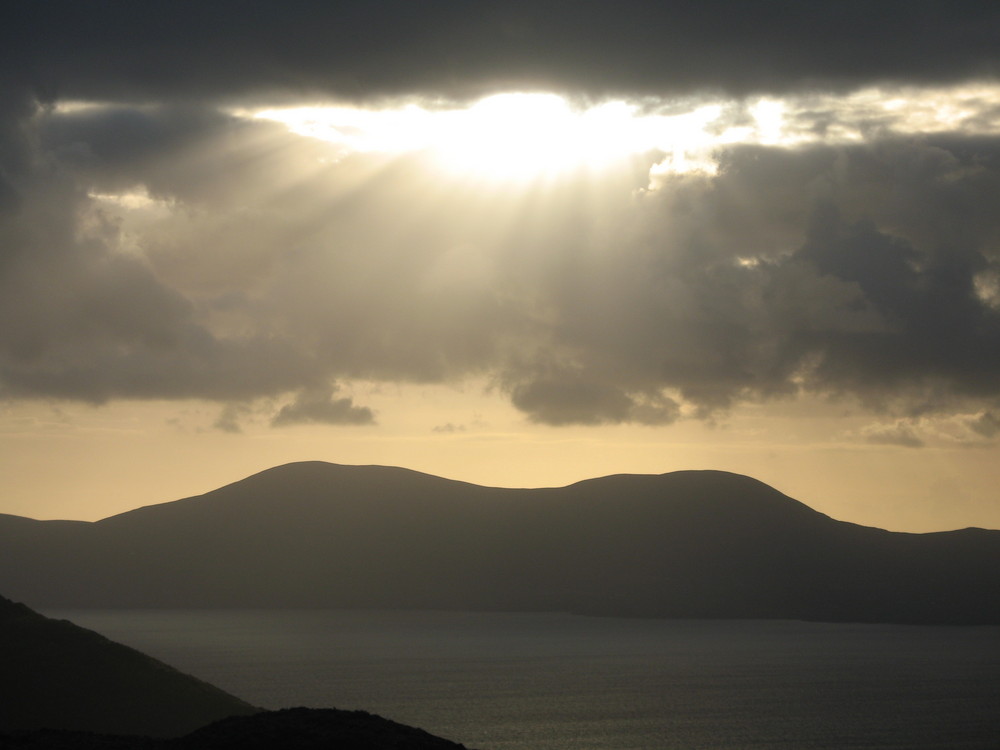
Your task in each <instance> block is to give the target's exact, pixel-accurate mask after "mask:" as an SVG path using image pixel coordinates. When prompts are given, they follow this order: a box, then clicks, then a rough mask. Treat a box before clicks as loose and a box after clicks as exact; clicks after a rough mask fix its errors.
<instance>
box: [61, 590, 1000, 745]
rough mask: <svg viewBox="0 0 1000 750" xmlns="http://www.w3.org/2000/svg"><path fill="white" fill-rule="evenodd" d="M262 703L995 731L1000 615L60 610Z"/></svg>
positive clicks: (512, 719)
mask: <svg viewBox="0 0 1000 750" xmlns="http://www.w3.org/2000/svg"><path fill="white" fill-rule="evenodd" d="M46 614H48V615H50V616H54V617H60V618H65V619H68V620H71V621H73V622H75V623H77V624H79V625H82V626H84V627H87V628H91V629H93V630H97V631H98V632H100V633H103V634H105V635H107V636H108V637H109V638H112V639H114V640H117V641H120V642H122V643H126V644H128V645H130V646H133V647H135V648H138V649H140V650H141V651H144V652H146V653H148V654H151V655H153V656H156V657H157V658H159V659H162V660H164V661H166V662H168V663H169V664H172V665H173V666H175V667H177V668H178V669H180V670H182V671H184V672H189V673H191V674H194V675H197V676H198V677H200V678H202V679H204V680H207V681H209V682H211V683H214V684H216V685H218V686H219V687H222V688H224V689H225V690H228V691H229V692H231V693H234V694H236V695H238V696H240V697H241V698H244V699H246V700H248V701H250V702H251V703H255V704H257V705H260V706H263V707H266V708H280V707H285V706H298V705H304V706H313V707H328V706H334V707H337V708H348V709H355V708H360V709H364V710H367V711H371V712H373V713H377V714H380V715H382V716H385V717H387V718H390V719H394V720H396V721H400V722H403V723H406V724H412V725H415V726H419V727H422V728H424V729H426V730H428V731H430V732H433V733H434V734H439V735H441V736H444V737H447V738H449V739H452V740H456V741H458V742H462V743H464V744H466V745H468V746H469V747H471V748H477V749H478V750H667V749H669V748H684V749H685V750H687V749H698V748H713V749H714V748H789V749H790V750H791V749H799V748H801V749H808V748H838V749H839V748H900V749H904V748H905V749H906V750H911V749H914V750H916V749H919V748H949V749H950V748H991V749H994V750H995V749H997V748H1000V628H932V627H910V626H883V625H831V624H817V623H799V622H785V621H781V622H778V621H703V620H681V621H676V620H641V619H635V620H622V619H613V618H589V617H578V616H572V615H563V614H493V613H489V614H482V613H476V614H470V613H453V612H356V611H292V612H288V611H280V612H275V611H258V610H254V611H242V610H241V611H231V610H227V611H204V610H197V611H176V610H167V611H150V610H73V611H66V610H60V611H49V612H46Z"/></svg>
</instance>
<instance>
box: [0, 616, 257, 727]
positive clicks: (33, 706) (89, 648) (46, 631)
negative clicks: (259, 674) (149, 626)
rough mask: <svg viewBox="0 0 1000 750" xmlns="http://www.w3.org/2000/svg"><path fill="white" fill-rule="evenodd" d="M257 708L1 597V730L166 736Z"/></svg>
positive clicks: (148, 659) (111, 642)
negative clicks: (71, 731)
mask: <svg viewBox="0 0 1000 750" xmlns="http://www.w3.org/2000/svg"><path fill="white" fill-rule="evenodd" d="M258 710H259V709H256V708H254V707H253V706H251V705H250V704H249V703H246V702H244V701H242V700H240V699H239V698H235V697H233V696H232V695H229V694H228V693H225V692H223V691H222V690H219V689H218V688H216V687H213V686H212V685H209V684H208V683H205V682H202V681H201V680H198V679H195V678H194V677H191V676H189V675H186V674H182V673H181V672H178V671H177V670H175V669H173V668H172V667H168V666H167V665H166V664H164V663H162V662H159V661H157V660H156V659H153V658H152V657H149V656H146V655H145V654H143V653H140V652H139V651H135V650H134V649H131V648H128V647H127V646H123V645H121V644H119V643H115V642H113V641H109V640H108V639H107V638H105V637H104V636H102V635H98V634H97V633H95V632H93V631H90V630H86V629H84V628H81V627H78V626H76V625H74V624H73V623H71V622H68V621H66V620H53V619H50V618H48V617H44V616H42V615H40V614H38V613H37V612H34V611H32V610H31V609H29V608H28V607H26V606H24V605H23V604H16V603H15V602H12V601H10V600H9V599H5V598H3V597H0V732H9V731H12V730H34V729H40V728H47V729H58V730H82V731H90V732H107V733H117V734H135V735H149V736H153V737H170V736H178V735H182V734H187V733H188V732H192V731H194V730H195V729H197V728H199V727H201V726H203V725H205V724H208V723H209V722H213V721H217V720H219V719H222V718H225V717H229V716H234V715H246V714H252V713H254V712H256V711H258ZM0 746H3V742H2V741H0Z"/></svg>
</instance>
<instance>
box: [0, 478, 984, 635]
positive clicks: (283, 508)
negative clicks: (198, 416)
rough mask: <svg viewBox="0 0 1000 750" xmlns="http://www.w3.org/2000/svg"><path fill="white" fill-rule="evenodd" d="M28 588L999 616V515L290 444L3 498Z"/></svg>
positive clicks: (733, 483)
mask: <svg viewBox="0 0 1000 750" xmlns="http://www.w3.org/2000/svg"><path fill="white" fill-rule="evenodd" d="M0 590H6V591H8V592H9V593H11V594H13V595H15V596H17V597H18V598H21V599H23V600H26V601H29V602H31V603H32V604H34V605H35V606H49V607H80V606H95V607H108V606H130V607H389V608H395V607H423V608H449V609H498V610H500V609H502V610H561V611H572V612H582V613H594V614H608V615H650V616H677V617H760V618H796V619H819V620H841V621H843V620H853V621H867V622H922V623H993V624H997V623H1000V531H985V530H981V529H966V530H962V531H954V532H943V533H937V534H903V533H893V532H888V531H883V530H880V529H873V528H867V527H861V526H856V525H853V524H848V523H843V522H839V521H835V520H833V519H831V518H829V517H827V516H825V515H822V514H820V513H817V512H815V511H813V510H811V509H809V508H808V507H806V506H805V505H803V504H801V503H799V502H797V501H795V500H792V499H791V498H788V497H786V496H785V495H782V494H781V493H779V492H778V491H776V490H774V489H773V488H771V487H768V486H767V485H764V484H762V483H761V482H758V481H756V480H753V479H750V478H748V477H744V476H740V475H736V474H728V473H725V472H713V471H685V472H675V473H672V474H664V475H659V476H654V475H619V476H611V477H604V478H601V479H594V480H588V481H584V482H579V483H577V484H574V485H570V486H568V487H561V488H551V489H534V490H513V489H500V488H489V487H479V486H476V485H471V484H466V483H463V482H455V481H450V480H446V479H441V478H438V477H432V476H429V475H426V474H420V473H417V472H412V471H408V470H404V469H397V468H388V467H376V466H340V465H335V464H325V463H320V462H310V463H299V464H289V465H286V466H281V467H277V468H275V469H271V470H268V471H265V472H262V473H260V474H257V475H254V476H252V477H249V478H247V479H244V480H242V481H239V482H236V483H234V484H231V485H227V486H225V487H222V488H220V489H218V490H215V491H213V492H209V493H206V494H205V495H201V496H198V497H193V498H187V499H185V500H179V501H176V502H172V503H165V504H162V505H154V506H148V507H145V508H140V509H138V510H135V511H130V512H128V513H123V514H121V515H117V516H113V517H111V518H107V519H104V520H102V521H99V522H96V523H79V522H66V521H59V522H55V521H32V520H30V519H24V518H15V517H10V516H6V517H0Z"/></svg>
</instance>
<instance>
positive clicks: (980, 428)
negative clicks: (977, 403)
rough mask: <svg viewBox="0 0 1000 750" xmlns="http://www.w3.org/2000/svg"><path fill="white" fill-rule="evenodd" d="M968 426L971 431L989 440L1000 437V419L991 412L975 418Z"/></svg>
mask: <svg viewBox="0 0 1000 750" xmlns="http://www.w3.org/2000/svg"><path fill="white" fill-rule="evenodd" d="M968 424H969V429H971V430H972V431H973V432H975V433H976V434H977V435H981V436H982V437H984V438H986V439H987V440H990V439H992V438H995V437H996V436H997V435H1000V418H998V417H997V415H996V414H994V413H993V412H991V411H987V412H983V413H982V414H980V415H978V416H976V417H975V418H973V419H972V420H971V421H970V422H969V423H968Z"/></svg>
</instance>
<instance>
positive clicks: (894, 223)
mask: <svg viewBox="0 0 1000 750" xmlns="http://www.w3.org/2000/svg"><path fill="white" fill-rule="evenodd" d="M3 13H4V14H5V18H3V19H2V21H3V22H0V35H2V38H0V84H3V86H2V91H0V321H2V325H0V394H2V395H5V396H8V397H57V398H68V399H82V400H88V401H94V402H100V401H105V400H108V399H114V398H208V399H214V400H217V401H218V402H220V403H221V404H226V405H227V406H225V407H224V408H223V413H222V414H221V415H220V418H219V421H218V423H217V427H219V428H220V429H228V430H238V429H239V424H240V419H241V417H243V416H245V414H246V412H245V411H244V409H245V408H246V407H244V406H232V404H245V403H246V402H248V401H252V400H253V399H256V398H265V397H266V398H276V397H279V396H281V395H283V394H289V393H297V394H298V395H296V396H295V397H294V400H293V401H292V402H290V403H288V404H287V405H286V406H285V407H283V408H282V409H281V410H280V411H279V412H278V414H277V415H276V416H275V417H274V421H273V423H274V424H275V425H281V424H288V423H294V422H322V423H336V424H367V423H371V422H372V421H373V420H374V416H373V413H372V412H371V411H370V410H369V409H368V408H367V407H364V406H358V405H355V404H354V403H353V401H352V400H351V399H349V398H346V397H341V398H337V397H336V394H335V392H334V391H333V390H332V389H328V390H322V389H320V390H316V385H315V384H317V383H326V382H331V381H333V380H340V381H345V380H349V379H352V378H370V379H373V380H384V381H405V382H450V381H455V380H460V379H462V378H467V377H486V378H488V379H490V380H491V382H492V383H494V384H495V386H496V387H497V388H498V389H500V390H501V391H502V392H503V393H504V394H506V395H507V396H508V397H509V398H510V399H511V401H512V403H513V404H514V405H515V406H516V407H517V408H519V409H520V410H522V411H523V412H524V413H525V414H526V415H527V416H528V417H529V418H530V419H532V420H534V421H537V422H543V423H548V424H556V425H565V424H613V423H622V422H636V423H642V424H650V425H655V424H669V423H670V422H672V421H674V420H676V419H677V418H679V416H680V414H681V411H682V404H683V405H684V406H685V407H689V412H688V413H694V414H697V415H700V416H703V417H708V416H710V415H712V414H714V413H716V412H717V411H719V410H725V409H726V408H728V407H729V406H731V405H733V404H735V403H739V402H740V401H742V400H757V401H759V400H766V399H769V398H780V397H786V396H794V395H795V394H799V393H803V392H807V393H816V394H823V395H840V396H844V397H849V398H855V399H859V400H861V401H862V402H864V403H865V404H866V405H867V406H869V407H870V408H872V409H875V410H881V411H884V412H888V413H893V414H903V415H918V414H924V413H929V412H934V411H946V410H949V409H956V410H961V409H966V410H968V411H977V412H978V411H983V410H985V411H983V413H984V416H983V418H982V419H981V420H980V421H979V422H976V423H975V424H973V425H972V426H971V427H970V429H972V430H974V431H976V432H978V433H979V434H981V435H983V436H985V437H990V436H991V434H989V433H990V431H995V420H993V417H992V415H993V414H995V413H996V405H997V401H998V398H1000V385H998V383H1000V221H998V220H997V217H996V206H997V205H1000V142H998V141H997V140H996V139H993V138H988V137H978V138H974V139H973V138H968V137H964V136H961V135H952V136H940V137H936V138H911V139H900V138H892V137H887V136H884V135H883V136H882V137H880V138H876V139H874V140H873V141H872V143H870V144H868V145H852V146H814V147H806V146H802V147H799V148H796V149H782V148H777V147H772V148H767V147H735V148H731V149H729V150H728V151H725V152H722V153H720V154H719V155H718V158H719V160H720V161H719V171H718V173H717V174H716V175H712V176H710V175H699V174H690V175H673V176H667V177H665V178H663V184H662V185H661V186H660V187H659V188H658V189H655V190H649V191H645V190H642V189H641V188H643V187H644V186H645V184H646V175H647V172H648V169H649V168H650V167H651V166H653V163H654V161H655V160H656V159H658V158H659V156H658V155H655V154H649V155H646V156H645V157H643V158H642V159H639V160H638V164H637V165H633V167H634V169H633V170H632V171H628V170H624V171H623V173H622V174H620V175H615V176H614V177H613V178H612V179H608V180H606V181H605V182H603V183H601V184H600V185H588V186H580V185H574V184H570V182H571V181H568V182H567V185H564V186H562V187H561V188H560V190H562V192H561V193H560V194H559V196H558V198H557V199H554V200H549V201H548V202H546V200H547V199H545V196H544V195H543V194H542V192H538V193H536V194H530V195H528V196H527V197H523V196H522V197H521V198H508V199H504V198H502V197H500V196H498V195H497V194H496V193H493V192H491V191H490V190H489V189H488V188H484V187H482V186H476V185H471V186H470V185H469V184H467V183H462V181H461V180H460V179H457V178H456V179H454V180H452V181H451V183H449V181H448V179H443V180H442V181H441V182H442V184H441V185H438V186H434V187H431V186H430V185H429V183H428V180H427V178H426V172H425V171H422V167H423V165H422V164H421V161H420V159H421V157H420V156H419V155H410V156H406V157H400V158H397V159H395V160H393V161H389V160H386V159H384V158H383V157H380V156H378V155H373V154H350V155H348V154H344V153H338V152H335V151H333V150H332V149H331V148H330V147H328V146H326V145H325V144H319V143H318V142H315V141H311V140H309V139H303V138H299V137H297V136H294V135H292V134H290V133H288V132H287V131H286V130H285V129H284V128H282V127H281V126H279V125H277V124H275V123H267V122H261V121H251V120H248V119H246V118H243V117H239V116H237V115H233V114H226V113H225V112H223V111H222V110H221V109H220V106H221V105H223V104H225V105H238V104H241V103H244V102H248V101H249V102H252V101H254V100H255V98H256V100H259V101H263V100H266V99H272V100H273V99H284V100H287V101H294V100H296V99H297V98H301V97H312V96H319V95H321V94H329V93H332V94H336V95H340V96H348V97H357V98H366V97H379V96H382V95H395V94H406V95H409V94H413V95H437V94H441V95H446V96H472V95H478V94H480V93H483V92H486V91H490V90H495V89H510V88H514V87H522V86H530V87H547V88H555V89H561V90H567V91H573V92H577V93H581V94H592V95H595V96H597V95H602V94H605V93H609V92H619V93H624V92H633V93H635V92H638V93H643V92H645V93H653V94H660V95H662V94H671V93H697V92H699V91H701V90H703V89H705V90H712V91H720V90H721V91H730V92H747V91H771V92H775V91H782V90H791V89H806V88H809V87H812V86H831V87H841V88H843V89H848V88H852V87H857V86H860V85H865V84H869V83H872V84H873V83H880V82H884V81H897V82H906V83H921V82H939V81H948V80H958V79H962V78H966V77H968V76H971V75H982V74H986V73H991V72H995V65H996V60H997V55H998V53H997V52H996V50H997V49H1000V46H997V44H996V40H995V39H994V35H995V33H996V32H995V30H996V29H997V28H1000V9H998V8H997V7H996V6H995V5H994V4H992V3H984V4H973V3H957V4H956V3H949V4H947V5H946V4H944V3H937V2H905V3H856V2H844V3H829V4H822V5H820V4H804V3H784V2H782V3H778V2H764V3H754V4H749V3H747V4H734V3H728V2H727V3H724V4H720V3H713V2H702V3H697V4H696V3H683V4H677V3H671V4H667V3H617V4H614V5H612V4H610V3H588V2H583V3H580V2H575V3H555V4H553V3H532V4H528V3H518V2H513V3H503V4H500V3H457V2H448V3H445V2H426V3H409V2H408V3H396V2H382V3H372V2H365V3H360V2H359V3H334V4H329V5H319V4H311V3H310V4H298V3H292V4H287V3H283V4H280V5H279V4H260V3H257V4H255V3H238V4H236V3H202V4H187V3H175V2H171V3H60V2H53V3H27V2H25V3H17V4H8V5H7V6H5V10H4V11H3ZM39 97H40V98H41V99H42V100H43V101H54V100H58V101H66V100H73V99H90V100H108V101H110V102H111V104H109V105H106V106H95V107H93V108H90V109H75V110H74V109H69V110H61V109H51V108H50V109H47V110H46V109H44V108H40V105H39V104H38V103H37V99H38V98H39ZM834 114H835V113H834ZM834 114H830V117H831V118H833V117H834ZM984 114H986V115H988V113H984ZM884 127H885V122H884V121H882V122H878V123H874V124H873V126H872V132H873V133H877V132H883V130H884ZM880 128H882V130H880ZM625 172H627V174H626V173H625ZM129 191H135V192H136V194H137V195H138V196H140V197H141V196H147V197H148V198H152V199H153V200H151V201H148V205H145V204H144V205H143V206H141V207H140V208H138V209H133V210H131V212H120V211H117V210H116V209H115V206H114V203H113V201H114V200H117V198H113V197H112V198H106V197H105V198H102V197H101V196H102V194H108V195H111V196H119V198H120V194H122V193H127V192H129ZM148 198H147V200H148ZM119 213H121V214H122V215H124V216H125V218H119V217H118V214H119ZM129 217H131V218H129ZM286 397H287V396H286ZM970 401H971V402H973V406H974V408H971V409H970V408H969V403H968V402H970ZM989 409H993V411H989ZM991 420H992V421H991ZM880 435H881V437H883V438H884V437H886V435H887V433H880ZM889 437H891V435H890V436H889ZM896 437H897V438H898V437H899V435H897V436H896ZM902 437H903V438H905V437H906V435H903V436H902ZM897 442H899V441H898V440H897ZM910 444H913V442H912V441H911V443H910Z"/></svg>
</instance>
